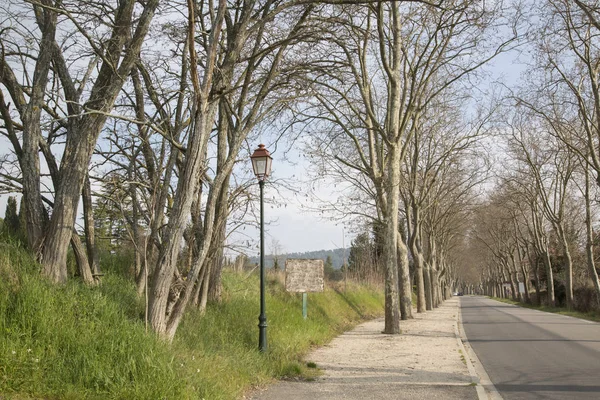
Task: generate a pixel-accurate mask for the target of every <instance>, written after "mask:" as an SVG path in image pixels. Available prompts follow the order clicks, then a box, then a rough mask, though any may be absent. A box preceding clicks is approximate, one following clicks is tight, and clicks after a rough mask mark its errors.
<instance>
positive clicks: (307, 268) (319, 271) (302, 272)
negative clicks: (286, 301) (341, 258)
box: [285, 258, 325, 319]
mask: <svg viewBox="0 0 600 400" xmlns="http://www.w3.org/2000/svg"><path fill="white" fill-rule="evenodd" d="M324 282H325V280H324V265H323V260H305V259H297V258H288V259H287V260H286V261H285V290H287V291H288V292H292V293H302V317H304V319H306V318H307V317H308V292H322V291H323V288H324V286H325V284H324Z"/></svg>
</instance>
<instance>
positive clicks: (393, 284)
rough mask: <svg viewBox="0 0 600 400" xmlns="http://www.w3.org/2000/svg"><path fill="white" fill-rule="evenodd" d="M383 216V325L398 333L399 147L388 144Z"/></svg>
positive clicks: (388, 329)
mask: <svg viewBox="0 0 600 400" xmlns="http://www.w3.org/2000/svg"><path fill="white" fill-rule="evenodd" d="M386 167H387V176H388V182H387V187H386V194H387V215H386V219H385V225H384V247H383V260H384V268H385V327H384V330H383V332H384V333H387V334H398V333H400V304H399V303H400V302H399V296H398V251H397V246H398V211H399V197H400V187H399V185H400V149H399V148H398V146H397V145H391V146H390V147H389V152H388V160H387V166H386Z"/></svg>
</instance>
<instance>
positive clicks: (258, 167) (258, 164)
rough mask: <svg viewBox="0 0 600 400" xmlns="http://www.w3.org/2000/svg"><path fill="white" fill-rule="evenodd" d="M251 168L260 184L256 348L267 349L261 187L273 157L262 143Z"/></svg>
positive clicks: (255, 153) (263, 184) (254, 156)
mask: <svg viewBox="0 0 600 400" xmlns="http://www.w3.org/2000/svg"><path fill="white" fill-rule="evenodd" d="M250 159H251V160H252V169H254V175H256V178H257V179H258V186H260V315H259V316H258V348H259V350H260V351H262V352H266V351H267V315H266V314H265V308H266V307H265V220H264V198H263V188H264V186H265V179H267V178H268V177H269V175H270V174H271V163H272V161H273V158H271V155H270V153H269V151H268V150H267V149H265V145H264V144H259V145H258V149H256V150H254V153H253V154H252V155H251V156H250Z"/></svg>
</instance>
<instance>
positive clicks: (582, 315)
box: [490, 297, 600, 322]
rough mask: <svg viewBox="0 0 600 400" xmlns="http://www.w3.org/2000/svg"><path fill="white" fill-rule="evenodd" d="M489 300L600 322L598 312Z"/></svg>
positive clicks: (497, 298) (505, 300)
mask: <svg viewBox="0 0 600 400" xmlns="http://www.w3.org/2000/svg"><path fill="white" fill-rule="evenodd" d="M490 298H491V299H494V300H497V301H500V302H502V303H506V304H513V305H515V306H519V307H525V308H531V309H533V310H539V311H545V312H550V313H554V314H561V315H568V316H570V317H575V318H581V319H585V320H588V321H595V322H600V311H590V312H585V313H584V312H579V311H570V310H567V309H566V308H564V307H549V306H536V305H533V304H526V303H521V302H519V301H515V300H511V299H502V298H499V297H490Z"/></svg>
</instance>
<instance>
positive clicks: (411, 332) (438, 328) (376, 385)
mask: <svg viewBox="0 0 600 400" xmlns="http://www.w3.org/2000/svg"><path fill="white" fill-rule="evenodd" d="M458 312H459V309H458V300H457V299H450V300H447V301H446V302H444V304H442V305H441V306H440V307H439V308H437V309H435V310H434V311H429V312H427V313H426V314H425V315H422V314H417V313H416V312H415V313H414V315H415V316H416V317H415V319H413V320H409V321H401V329H402V335H383V334H382V333H381V331H382V330H383V319H376V320H373V321H369V322H366V323H364V324H362V325H359V326H358V327H357V328H356V329H354V330H352V331H349V332H346V333H344V334H342V335H341V336H339V337H337V338H336V339H334V340H333V341H332V342H331V343H329V344H328V345H326V346H324V347H321V348H319V349H317V350H316V351H314V352H313V353H311V354H309V356H308V357H307V358H306V361H307V362H308V361H312V362H315V363H316V364H317V366H318V367H319V368H321V369H322V370H323V371H324V374H323V376H321V377H319V378H318V379H317V380H316V381H314V382H287V381H283V382H279V383H276V384H274V385H272V386H270V387H269V388H267V389H266V390H264V391H261V392H255V393H253V394H252V395H251V396H250V399H252V400H305V399H310V400H314V399H331V400H337V399H357V400H358V399H360V400H364V399H435V398H437V399H444V400H452V399H456V400H467V399H477V398H478V396H477V392H476V389H475V387H474V386H473V385H472V382H473V378H472V377H471V375H470V374H469V370H468V369H467V366H466V364H465V361H464V358H463V354H462V350H461V346H460V344H459V341H458V340H457V337H456V324H457V315H458Z"/></svg>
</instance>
